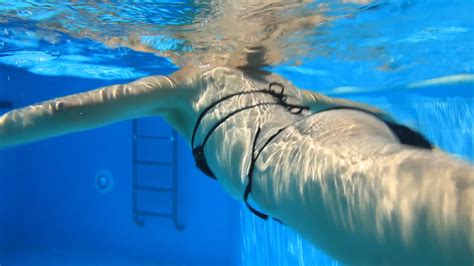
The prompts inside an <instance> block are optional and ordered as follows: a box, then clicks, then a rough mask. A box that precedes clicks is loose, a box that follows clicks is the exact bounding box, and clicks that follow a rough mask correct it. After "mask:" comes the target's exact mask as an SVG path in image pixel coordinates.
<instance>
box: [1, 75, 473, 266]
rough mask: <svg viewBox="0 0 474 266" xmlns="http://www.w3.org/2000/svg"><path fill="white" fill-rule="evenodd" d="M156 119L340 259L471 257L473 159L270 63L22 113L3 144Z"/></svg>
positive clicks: (7, 126) (200, 160)
mask: <svg viewBox="0 0 474 266" xmlns="http://www.w3.org/2000/svg"><path fill="white" fill-rule="evenodd" d="M146 116H160V117H162V118H164V119H165V120H166V121H167V122H168V123H169V124H170V125H171V126H172V127H173V128H175V129H176V130H177V131H178V132H179V133H180V134H181V135H182V136H183V137H184V138H185V139H186V141H187V142H188V144H189V145H190V146H191V147H192V149H193V155H194V158H195V160H196V163H197V165H198V167H199V168H200V169H201V170H202V171H203V172H204V173H206V174H207V175H208V176H210V177H211V178H215V179H216V180H217V181H218V182H219V183H220V184H222V186H223V187H224V189H225V190H226V191H227V192H228V193H229V194H230V195H231V196H232V197H233V198H235V199H239V200H242V201H244V202H245V203H246V204H247V206H248V207H249V208H250V209H251V211H252V212H254V213H255V214H256V215H258V216H260V217H262V218H264V219H269V218H271V219H276V220H277V221H279V222H281V223H283V224H284V225H286V226H289V227H290V228H292V229H294V230H295V231H296V232H298V233H299V234H301V235H302V236H303V237H304V238H306V239H307V240H309V241H311V242H312V243H313V244H314V245H316V246H317V247H319V248H321V249H322V250H323V251H325V252H327V253H328V254H330V255H332V256H333V257H334V258H336V259H339V260H340V261H342V262H346V263H348V264H357V265H360V264H366V265H392V264H407V263H410V264H414V265H420V264H429V265H433V264H451V265H462V264H464V265H471V264H472V262H473V257H474V231H473V230H474V169H473V167H472V166H471V165H469V164H468V163H466V162H463V161H461V160H458V159H456V158H453V157H451V156H449V155H448V154H446V153H444V152H442V151H440V150H438V149H436V148H434V147H432V145H431V144H430V143H429V142H428V141H427V140H426V139H425V138H424V137H423V136H421V135H420V134H418V133H416V132H415V131H413V130H411V129H409V128H407V127H404V126H402V125H399V124H398V123H397V122H396V121H394V120H393V119H391V118H390V116H389V115H387V114H385V113H383V112H382V111H380V110H377V109H375V108H372V107H369V106H365V105H362V104H358V103H355V102H351V101H347V100H341V99H334V98H329V97H326V96H323V95H321V94H318V93H315V92H312V91H307V90H302V89H299V88H296V87H295V86H293V85H292V84H291V83H290V82H289V81H288V80H285V79H284V78H282V77H280V76H278V75H276V74H272V73H268V72H265V71H262V70H257V69H251V70H249V69H247V70H246V69H236V68H226V67H214V68H209V69H201V68H184V69H182V70H180V71H177V72H175V73H173V74H172V75H170V76H151V77H147V78H143V79H140V80H137V81H134V82H132V83H129V84H123V85H113V86H108V87H104V88H99V89H96V90H93V91H90V92H85V93H80V94H75V95H70V96H66V97H62V98H57V99H53V100H50V101H46V102H42V103H38V104H34V105H31V106H28V107H25V108H21V109H17V110H13V111H11V112H8V113H6V114H4V115H3V116H1V117H0V148H5V147H10V146H14V145H20V144H23V143H28V142H32V141H38V140H41V139H45V138H48V137H53V136H58V135H62V134H66V133H69V132H75V131H81V130H86V129H91V128H96V127H100V126H103V125H107V124H110V123H113V122H117V121H122V120H126V119H133V118H140V117H146Z"/></svg>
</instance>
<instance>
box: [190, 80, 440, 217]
mask: <svg viewBox="0 0 474 266" xmlns="http://www.w3.org/2000/svg"><path fill="white" fill-rule="evenodd" d="M273 86H278V87H280V88H281V91H280V92H275V91H273V90H272V87H273ZM284 90H285V88H284V87H283V85H282V84H280V83H276V82H273V83H270V84H269V85H268V88H267V89H262V90H255V91H246V92H238V93H234V94H230V95H227V96H225V97H223V98H221V99H220V100H218V101H216V102H214V103H212V104H211V105H209V106H208V107H207V108H205V109H204V110H203V111H202V113H201V114H200V115H199V117H198V119H197V122H196V125H195V126H194V130H193V135H192V139H191V147H192V149H193V157H194V161H195V162H196V166H197V167H198V168H199V169H200V170H201V171H202V172H203V173H204V174H206V175H207V176H209V177H210V178H212V179H217V177H216V176H215V175H214V173H213V172H212V170H211V169H210V167H209V165H208V163H207V161H206V157H205V155H204V145H205V144H206V143H207V141H208V140H209V137H210V136H211V135H212V133H213V132H214V131H215V130H216V129H217V128H218V127H219V126H220V125H222V124H223V123H224V122H225V121H226V120H227V119H228V118H230V117H231V116H233V115H235V114H237V113H240V112H242V111H245V110H249V109H251V108H254V107H258V106H263V105H280V106H283V107H286V108H287V109H288V111H289V112H291V113H293V114H301V113H302V112H303V110H309V107H308V106H301V105H293V104H289V103H287V102H286V96H285V95H284ZM252 93H266V94H269V95H271V96H273V97H274V99H275V100H276V101H274V102H262V103H258V104H253V105H249V106H246V107H243V108H242V109H238V110H235V111H232V112H230V113H229V114H227V115H226V116H224V117H223V118H222V119H220V120H219V121H218V122H217V123H216V124H215V125H214V126H213V127H212V128H211V129H210V130H209V132H208V133H207V135H206V136H205V137H204V140H203V142H202V143H201V144H200V145H198V146H196V147H195V146H194V139H195V136H196V132H197V129H198V127H199V124H200V123H201V121H202V119H203V118H204V116H205V115H206V114H207V113H208V112H209V111H210V110H211V109H212V108H214V107H215V106H216V105H218V104H219V103H220V102H223V101H225V100H228V99H230V98H232V97H235V96H239V95H244V94H252ZM337 109H352V110H358V111H362V112H364V113H368V114H371V115H374V116H375V114H373V113H371V112H369V111H367V110H364V109H360V108H357V107H344V106H336V107H330V108H327V109H324V110H321V111H319V112H317V113H320V112H325V111H329V110H337ZM313 114H316V113H312V114H311V115H313ZM311 115H308V116H305V117H303V118H302V119H305V118H307V117H309V116H311ZM379 119H380V118H379ZM382 121H383V122H384V123H385V124H386V125H387V126H388V127H389V128H390V129H391V130H392V132H393V133H394V134H395V135H396V136H397V138H398V139H399V141H400V143H402V144H406V145H412V146H416V147H419V148H424V149H432V148H433V146H432V145H431V143H430V142H429V141H428V140H426V138H425V137H423V136H422V135H421V134H419V133H417V132H415V131H413V130H412V129H410V128H408V127H406V126H403V125H399V124H396V123H393V122H389V121H384V120H382ZM297 122H299V120H298V121H297ZM291 125H293V124H290V125H288V126H285V127H282V128H280V129H279V130H278V131H277V132H276V133H275V134H273V135H272V136H271V137H269V138H268V139H267V141H266V142H265V143H264V144H263V146H262V148H261V149H260V150H259V151H258V152H256V143H257V139H258V136H259V135H260V131H261V129H260V127H259V128H258V129H257V132H256V133H255V138H254V140H253V145H252V160H251V162H250V167H249V173H248V174H247V177H248V183H247V186H246V188H245V192H244V197H243V198H244V202H245V205H247V207H248V208H249V210H250V211H251V212H252V213H253V214H255V215H257V216H258V217H260V218H262V219H264V220H268V215H266V214H264V213H261V212H259V211H257V210H256V209H254V208H253V207H252V206H251V205H250V204H249V203H248V197H249V195H250V192H251V191H252V181H253V170H254V167H255V162H256V160H257V158H258V156H259V155H260V153H261V152H262V151H263V149H264V148H265V147H266V146H267V145H268V144H269V143H270V142H271V141H272V140H273V139H275V137H276V136H278V134H280V133H281V132H282V131H283V130H285V129H286V128H288V127H290V126H291ZM273 219H274V220H276V221H278V222H280V223H281V221H280V220H278V219H276V218H273Z"/></svg>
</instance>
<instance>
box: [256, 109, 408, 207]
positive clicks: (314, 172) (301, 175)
mask: <svg viewBox="0 0 474 266" xmlns="http://www.w3.org/2000/svg"><path fill="white" fill-rule="evenodd" d="M398 147H399V145H398V140H397V139H396V137H395V136H394V135H393V134H392V132H391V131H390V129H389V128H388V127H387V126H386V125H385V123H384V122H382V121H381V120H379V119H377V118H375V117H374V116H372V115H370V114H366V113H363V112H360V111H356V110H331V111H325V112H321V113H317V114H311V115H308V116H305V117H304V118H302V119H299V120H298V121H296V122H295V123H294V124H292V125H291V126H289V127H287V128H286V129H285V130H284V131H282V132H281V133H280V134H279V135H278V136H277V137H276V138H275V139H274V140H273V141H272V142H271V143H269V144H268V145H267V147H265V149H264V150H263V151H262V153H261V155H260V157H259V158H258V160H257V161H256V168H255V174H256V175H255V180H254V183H253V192H252V197H253V198H254V200H255V201H256V202H257V203H258V204H259V205H260V206H261V208H263V209H265V211H267V212H269V213H270V214H274V215H276V216H278V215H279V214H278V213H279V212H281V210H282V209H285V210H292V209H293V210H294V208H292V206H286V205H288V204H290V205H291V202H299V203H298V204H303V205H304V201H305V197H306V196H305V195H304V194H308V193H310V194H313V195H314V196H315V197H317V194H318V193H320V192H318V191H310V192H308V190H311V189H314V188H311V187H310V185H309V184H312V183H314V182H315V180H318V179H320V178H323V177H327V176H331V175H336V174H338V173H339V172H340V171H342V170H343V169H344V168H346V167H347V166H348V164H350V163H351V161H353V160H356V161H361V160H366V159H367V158H368V157H372V156H382V155H383V154H382V153H384V152H387V153H388V152H394V151H396V150H397V149H398ZM302 201H303V202H302Z"/></svg>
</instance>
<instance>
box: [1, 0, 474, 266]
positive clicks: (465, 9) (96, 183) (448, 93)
mask: <svg viewBox="0 0 474 266" xmlns="http://www.w3.org/2000/svg"><path fill="white" fill-rule="evenodd" d="M240 2H242V1H230V0H229V1H181V0H177V1H113V4H112V3H105V2H104V3H74V1H71V2H67V1H49V2H47V3H46V2H44V1H0V103H4V104H1V105H0V108H1V109H0V113H4V112H6V111H8V110H9V109H10V106H9V104H6V103H7V102H8V103H11V104H12V106H11V107H13V108H18V107H22V106H26V105H28V104H31V103H34V102H38V101H42V100H46V99H50V98H55V97H59V96H63V95H68V94H73V93H77V92H83V91H87V90H90V89H94V88H98V87H101V86H106V85H110V84H116V83H126V82H129V81H131V80H134V79H137V78H140V77H143V76H148V75H156V74H163V75H165V74H170V73H172V72H173V71H175V70H177V69H179V68H180V67H181V66H183V65H186V64H201V63H202V64H205V63H206V62H207V61H206V60H208V58H209V55H210V54H216V53H218V52H219V53H221V54H226V53H229V54H232V52H233V51H234V50H238V49H237V48H236V47H240V46H242V45H253V46H255V45H259V44H260V43H252V41H253V40H254V39H252V38H247V37H246V35H245V34H243V33H242V29H241V28H238V31H236V32H233V31H232V30H231V29H232V27H233V26H234V24H238V23H243V21H245V20H248V21H252V23H253V22H254V20H255V21H257V22H258V23H266V24H265V25H263V26H262V27H261V28H262V29H263V30H262V31H258V30H259V29H260V28H259V26H258V25H255V24H252V25H253V26H254V27H255V29H257V30H256V31H255V32H252V33H251V34H249V36H250V35H251V36H253V37H255V38H256V39H257V40H259V42H261V43H263V44H264V45H265V47H266V49H267V50H268V51H270V52H272V51H273V52H274V54H275V55H278V56H273V57H272V56H269V58H270V59H268V60H273V61H269V62H267V64H265V66H263V67H265V68H266V69H268V70H271V71H274V72H277V73H279V74H281V75H283V76H285V77H286V78H288V79H289V80H291V81H292V82H293V83H294V84H295V85H297V86H299V87H302V88H306V89H313V90H315V91H318V92H322V93H326V94H328V95H332V96H337V97H346V98H351V99H354V100H358V101H362V102H366V103H369V104H372V105H375V106H378V107H380V108H382V109H384V110H387V111H388V112H390V113H391V114H393V115H394V117H395V118H397V119H398V120H400V121H402V122H403V123H404V124H407V125H409V126H411V127H414V128H417V129H418V130H420V131H421V132H422V133H423V134H424V135H426V136H427V137H428V139H430V140H431V141H432V142H433V143H434V144H435V145H436V146H438V147H440V148H442V149H444V150H446V151H448V152H450V153H453V154H455V155H457V156H460V157H462V158H464V159H465V160H468V161H470V162H471V163H472V162H473V161H474V132H473V131H474V128H473V124H474V121H473V110H474V17H473V16H472V10H474V2H473V1H471V0H455V1H447V0H434V1H428V0H419V1H416V0H398V1H395V0H393V1H392V0H387V1H383V0H381V1H310V2H308V3H298V4H294V3H293V2H295V3H296V2H298V1H288V3H293V4H294V5H291V6H285V5H284V4H282V3H283V2H278V1H274V2H273V3H270V2H268V3H264V1H255V4H254V5H252V4H249V3H248V1H247V2H246V1H244V3H245V4H244V3H241V5H239V3H240ZM260 2H262V3H260ZM246 5H247V6H246ZM279 5H282V6H283V7H284V8H282V9H279V8H278V7H279ZM246 8H248V9H246ZM269 9H272V10H273V13H272V14H275V13H276V14H277V16H275V17H272V16H269V15H268V14H267V13H266V12H265V10H269ZM234 10H239V12H234ZM252 12H254V13H252ZM243 14H245V16H244V15H243ZM314 14H318V15H321V14H322V15H324V17H325V19H324V20H323V21H322V22H321V19H319V20H317V21H319V22H314V21H315V20H311V19H310V18H313V15H314ZM251 15H253V16H251ZM267 15H268V16H267ZM267 17H268V18H269V19H268V21H265V19H264V18H267ZM222 18H226V19H227V20H221V19H222ZM256 18H258V19H256ZM298 18H308V20H307V21H304V23H306V24H304V23H301V25H306V26H300V24H298V25H299V26H298V25H297V26H295V25H294V24H291V23H289V21H296V20H297V19H298ZM233 19H234V20H233ZM262 21H263V22H262ZM274 21H276V22H278V23H272V22H274ZM308 21H309V22H308ZM224 22H225V23H228V24H226V26H225V27H219V25H221V24H222V23H224ZM257 22H255V23H257ZM308 24H309V26H307V25H308ZM279 27H280V28H279ZM247 29H248V27H247ZM269 29H270V30H269ZM271 29H274V30H273V32H279V35H278V36H277V37H275V35H272V30H271ZM268 31H270V33H269V32H268ZM260 36H263V37H261V38H260ZM259 38H260V39H259ZM268 40H270V41H268ZM270 52H269V54H272V53H270ZM192 55H194V56H195V57H196V59H193V60H194V61H193V60H190V59H189V58H190V57H193V56H192ZM2 106H3V107H2ZM137 123H139V124H133V123H132V122H131V121H125V122H120V123H116V124H113V125H110V126H107V127H103V128H99V129H94V130H90V131H85V132H79V133H74V134H69V135H66V136H61V137H57V138H53V139H48V140H45V141H41V142H36V143H32V144H28V145H23V146H19V147H15V148H11V149H7V150H0V265H118V264H121V265H337V264H338V262H336V261H334V260H332V259H331V258H330V257H328V256H327V255H325V254H324V253H322V252H321V251H319V250H317V249H316V248H314V247H313V246H311V245H310V244H308V243H307V242H306V241H305V240H303V239H301V238H300V237H299V236H298V235H296V234H295V233H293V232H292V231H291V230H289V229H288V228H286V227H284V226H282V225H280V224H278V223H275V222H271V221H270V222H265V221H262V220H260V219H259V218H258V217H255V216H254V215H252V214H251V213H250V212H249V211H247V209H246V208H245V207H244V206H243V205H242V204H241V203H240V202H235V201H233V200H232V199H230V197H229V196H228V195H226V194H225V192H224V191H223V190H222V188H221V187H220V186H219V184H218V183H216V182H213V181H212V180H209V178H207V177H205V176H204V175H203V174H201V173H200V172H199V171H198V170H197V169H196V168H195V167H194V162H193V161H192V157H191V151H190V149H189V147H188V146H187V145H186V144H185V143H184V141H183V140H182V139H181V138H180V137H179V136H178V137H177V138H176V136H175V135H174V133H173V131H172V130H171V129H170V128H169V126H168V125H166V124H164V122H163V121H161V120H159V119H141V120H140V121H138V122H137ZM137 128H138V129H137ZM134 130H139V131H143V132H146V133H147V134H154V135H156V136H159V137H162V138H163V139H162V140H161V141H157V142H145V141H144V142H143V143H141V144H137V146H136V147H135V148H136V150H135V148H134V145H133V135H134ZM134 156H136V158H139V159H143V160H156V161H161V162H172V163H174V164H173V165H174V166H173V167H175V170H176V173H174V172H173V169H171V168H166V167H161V168H153V169H152V168H147V167H137V169H135V168H134V167H136V166H134V164H133V163H132V162H133V161H134V159H136V158H135V157H134ZM173 156H175V157H173ZM104 173H105V174H104ZM134 173H135V177H134ZM98 177H99V178H98ZM100 177H102V178H100ZM173 180H175V182H176V183H174V181H173ZM135 182H136V183H135ZM109 185H110V186H109ZM137 185H138V186H140V185H143V186H155V187H166V188H169V187H176V188H177V192H176V193H174V194H172V195H171V194H170V193H169V192H166V193H151V192H149V191H148V192H146V191H145V192H143V191H139V192H137V191H136V190H134V188H136V187H137ZM137 210H147V211H150V212H165V213H171V212H174V213H175V214H176V216H175V217H174V218H173V217H169V218H168V217H165V218H157V217H151V216H147V215H141V216H140V215H138V216H139V217H137V216H135V214H136V211H137ZM142 222H143V224H141V223H142ZM178 224H179V225H181V226H183V228H179V226H177V225H178Z"/></svg>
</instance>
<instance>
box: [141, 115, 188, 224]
mask: <svg viewBox="0 0 474 266" xmlns="http://www.w3.org/2000/svg"><path fill="white" fill-rule="evenodd" d="M138 120H146V119H134V120H133V122H132V123H133V124H132V138H133V141H132V150H133V151H132V153H133V157H132V179H133V181H132V182H133V184H132V186H133V188H132V189H133V190H132V211H133V220H134V222H135V223H136V224H137V225H139V226H143V225H144V224H145V220H144V218H145V217H150V218H151V217H158V218H170V219H172V221H173V224H174V226H175V227H176V229H177V230H179V231H183V230H184V225H182V224H180V223H179V221H178V142H177V135H178V134H177V133H176V131H175V130H172V133H171V135H170V136H158V135H148V134H147V135H142V134H140V133H139V121H138ZM141 123H143V121H142V122H141ZM139 140H148V141H170V142H171V144H172V148H171V150H172V160H171V162H164V161H159V160H141V159H139V156H138V155H139V150H140V144H139ZM142 145H143V143H142ZM139 166H151V167H154V166H155V167H170V168H171V177H170V178H172V182H171V183H172V186H171V187H155V186H144V185H140V184H139V182H138V179H139V171H138V168H139ZM140 192H148V193H165V194H169V196H170V197H171V198H172V200H171V205H172V206H171V212H157V211H147V210H143V209H140V206H139V203H138V194H139V193H140Z"/></svg>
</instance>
